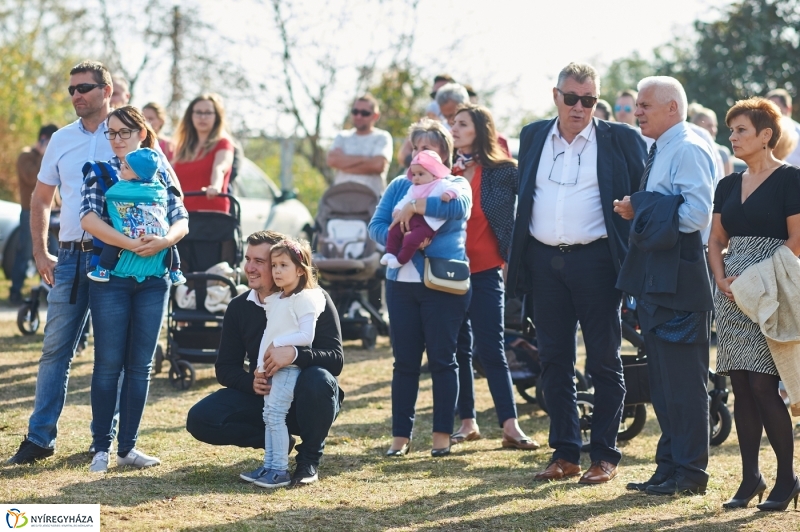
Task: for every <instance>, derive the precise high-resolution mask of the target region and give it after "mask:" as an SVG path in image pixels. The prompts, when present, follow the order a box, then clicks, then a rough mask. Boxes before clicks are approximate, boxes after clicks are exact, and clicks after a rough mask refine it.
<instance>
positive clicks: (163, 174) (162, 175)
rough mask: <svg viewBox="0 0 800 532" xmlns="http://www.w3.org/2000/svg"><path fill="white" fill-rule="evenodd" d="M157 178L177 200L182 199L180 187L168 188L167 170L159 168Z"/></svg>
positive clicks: (171, 186) (172, 186) (170, 186)
mask: <svg viewBox="0 0 800 532" xmlns="http://www.w3.org/2000/svg"><path fill="white" fill-rule="evenodd" d="M156 177H157V178H158V180H159V181H160V182H161V184H162V185H164V188H165V189H167V190H169V191H170V192H172V195H173V196H175V197H176V198H180V197H181V191H180V190H178V187H176V186H175V185H169V186H167V182H168V181H167V171H166V170H164V169H163V168H159V169H158V172H156Z"/></svg>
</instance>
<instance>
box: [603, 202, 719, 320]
mask: <svg viewBox="0 0 800 532" xmlns="http://www.w3.org/2000/svg"><path fill="white" fill-rule="evenodd" d="M681 203H683V197H682V196H671V195H670V196H665V195H663V194H659V193H658V192H644V191H643V192H637V193H636V194H634V195H633V196H631V204H632V205H633V208H634V212H635V213H636V214H635V216H634V218H633V224H632V226H631V232H630V234H631V246H630V249H629V250H628V255H627V257H625V262H624V263H623V264H622V270H621V271H620V274H619V278H618V280H617V288H618V289H619V290H622V291H623V292H625V293H627V294H630V295H632V296H634V297H635V298H636V299H637V301H640V302H642V303H644V304H645V306H646V307H647V308H651V309H652V308H653V307H654V306H657V307H662V308H667V309H671V310H680V311H685V312H705V311H710V310H712V309H713V307H714V305H713V301H712V298H711V282H710V280H709V275H708V266H707V264H706V255H705V250H704V249H703V239H702V237H701V235H700V232H699V231H695V232H693V233H681V232H680V231H679V230H678V207H680V205H681Z"/></svg>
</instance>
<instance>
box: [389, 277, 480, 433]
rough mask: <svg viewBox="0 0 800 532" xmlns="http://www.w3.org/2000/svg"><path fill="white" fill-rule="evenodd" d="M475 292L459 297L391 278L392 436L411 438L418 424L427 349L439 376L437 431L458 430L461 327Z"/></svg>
mask: <svg viewBox="0 0 800 532" xmlns="http://www.w3.org/2000/svg"><path fill="white" fill-rule="evenodd" d="M469 299H470V294H469V293H467V294H464V295H463V296H458V295H454V294H448V293H446V292H440V291H437V290H432V289H430V288H426V287H425V285H424V284H422V283H401V282H397V281H389V280H387V281H386V304H387V307H388V309H389V318H390V319H391V322H392V328H391V334H392V349H393V352H394V372H393V374H392V436H395V437H401V438H410V437H411V430H412V429H413V427H414V417H415V414H416V403H417V395H418V393H419V373H420V371H419V370H420V367H421V365H422V352H423V351H427V352H428V367H429V368H430V371H431V380H432V381H433V432H445V433H447V434H450V433H451V432H452V431H453V419H454V417H455V408H456V400H457V398H458V364H457V363H456V343H457V340H458V331H459V329H460V328H461V324H462V323H463V322H464V317H465V316H466V313H467V306H468V305H469Z"/></svg>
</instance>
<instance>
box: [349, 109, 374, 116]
mask: <svg viewBox="0 0 800 532" xmlns="http://www.w3.org/2000/svg"><path fill="white" fill-rule="evenodd" d="M350 114H351V115H353V116H358V115H361V116H363V117H364V118H367V117H368V116H372V111H366V110H364V109H353V110H351V111H350Z"/></svg>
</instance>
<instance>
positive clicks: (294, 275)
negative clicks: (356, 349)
mask: <svg viewBox="0 0 800 532" xmlns="http://www.w3.org/2000/svg"><path fill="white" fill-rule="evenodd" d="M270 258H271V260H272V279H273V281H274V282H275V289H276V290H278V291H277V292H276V293H275V294H272V295H270V296H268V297H267V298H265V299H264V309H265V311H266V313H267V329H266V330H265V331H264V336H263V337H262V338H261V347H260V349H259V356H258V371H264V355H265V353H266V352H267V350H268V349H269V348H270V347H273V346H274V347H284V346H289V345H292V346H298V345H311V342H312V341H313V340H314V328H315V326H316V324H317V318H318V317H319V315H320V314H322V311H323V310H325V304H326V301H325V294H324V293H323V292H322V289H321V288H319V287H318V286H317V283H316V279H315V276H314V271H313V269H312V267H311V248H310V246H309V245H308V243H307V242H302V243H301V242H297V241H295V240H290V239H287V240H283V241H281V242H279V243H277V244H275V245H274V246H272V250H271V251H270ZM299 375H300V368H299V367H297V366H295V365H289V366H287V367H285V368H281V369H279V370H278V371H277V372H276V373H275V374H274V375H273V376H272V388H271V389H270V392H269V394H268V395H265V396H264V423H265V424H266V432H265V434H264V442H265V443H264V465H263V466H262V467H259V468H258V469H256V470H255V471H251V472H249V473H242V474H241V475H239V476H240V477H241V478H242V479H243V480H246V481H248V482H253V483H254V484H255V485H256V486H261V487H263V488H279V487H281V486H287V485H288V484H289V482H290V480H291V479H290V476H289V431H288V429H287V428H286V415H287V414H288V413H289V407H290V406H291V404H292V400H293V399H294V385H295V383H296V382H297V377H298V376H299Z"/></svg>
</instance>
